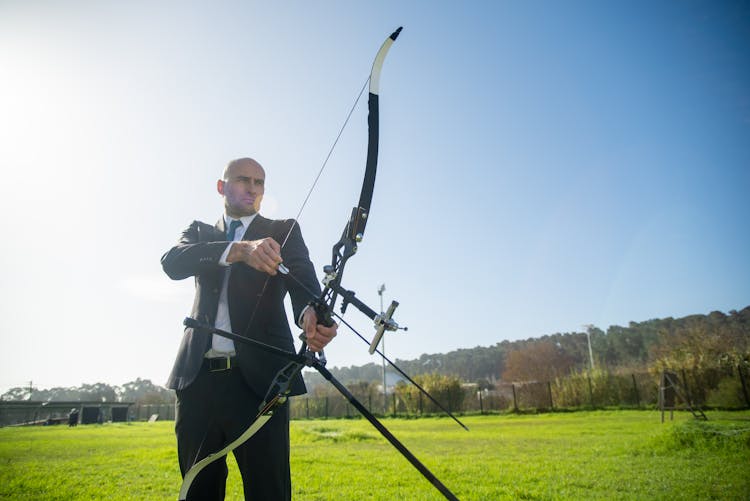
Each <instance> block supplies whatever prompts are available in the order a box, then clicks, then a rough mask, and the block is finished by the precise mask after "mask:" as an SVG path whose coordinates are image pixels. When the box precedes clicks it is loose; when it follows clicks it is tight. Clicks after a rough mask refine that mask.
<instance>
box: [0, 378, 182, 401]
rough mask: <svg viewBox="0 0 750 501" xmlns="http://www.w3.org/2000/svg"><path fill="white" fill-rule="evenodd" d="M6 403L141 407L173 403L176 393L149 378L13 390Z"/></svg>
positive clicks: (7, 395)
mask: <svg viewBox="0 0 750 501" xmlns="http://www.w3.org/2000/svg"><path fill="white" fill-rule="evenodd" d="M0 399H2V400H6V401H19V400H34V401H39V402H134V403H136V404H139V405H151V404H164V403H169V404H172V403H174V401H175V394H174V392H173V391H172V390H168V389H166V388H164V387H162V386H159V385H156V384H154V383H152V382H151V380H149V379H141V378H138V379H136V380H135V381H131V382H129V383H125V384H123V385H120V386H112V385H109V384H106V383H94V384H82V385H81V386H72V387H55V388H50V389H39V388H34V387H33V386H32V387H28V386H26V387H16V388H11V389H10V390H8V391H7V392H5V393H3V395H2V396H0Z"/></svg>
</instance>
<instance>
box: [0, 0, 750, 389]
mask: <svg viewBox="0 0 750 501" xmlns="http://www.w3.org/2000/svg"><path fill="white" fill-rule="evenodd" d="M400 25H403V26H404V31H403V33H402V35H401V37H400V38H399V40H398V41H397V42H396V44H394V46H393V47H392V49H391V52H390V54H389V56H388V59H387V60H386V62H385V66H384V68H383V74H382V78H381V142H380V144H381V156H380V164H379V168H378V178H377V182H376V187H375V196H374V200H373V205H372V217H371V219H370V222H369V224H368V227H367V234H366V236H365V240H364V242H363V243H362V244H361V246H360V252H359V253H358V254H357V255H356V256H355V257H354V258H352V260H351V261H350V263H349V265H348V268H347V271H346V274H345V276H344V285H345V286H346V287H348V288H350V289H353V290H355V291H356V292H357V296H358V297H359V298H360V299H362V300H364V301H366V302H368V303H370V305H371V306H373V307H374V308H375V309H378V308H379V301H378V294H377V288H378V286H379V285H380V284H381V283H385V284H386V291H385V294H384V297H385V300H386V301H387V302H389V301H390V300H391V299H397V300H398V301H400V303H401V306H400V307H399V309H398V310H397V315H396V317H397V320H398V321H399V322H400V323H401V324H404V325H407V326H408V327H409V331H408V332H406V333H404V332H399V333H394V334H390V335H389V337H388V338H387V343H386V353H387V354H388V355H389V356H390V357H392V358H401V359H409V358H416V357H418V356H420V355H421V354H423V353H437V352H447V351H451V350H455V349H459V348H472V347H475V346H489V345H493V344H495V343H497V342H500V341H502V340H514V339H522V338H528V337H537V336H542V335H544V334H552V333H555V332H572V331H582V330H583V327H582V326H583V325H584V324H594V325H596V326H598V327H600V328H602V329H606V328H607V327H608V326H609V325H613V324H617V325H627V323H628V322H629V321H643V320H647V319H650V318H657V317H667V316H673V317H679V316H684V315H688V314H693V313H703V314H705V313H708V312H710V311H713V310H720V311H724V312H727V311H729V310H732V309H741V308H743V307H745V306H747V305H749V304H750V265H749V264H748V257H749V256H750V229H749V226H748V219H749V218H748V216H750V196H748V195H749V194H750V9H749V7H748V4H747V2H736V3H735V2H693V1H679V2H678V1H674V2H669V1H663V2H648V1H636V2H598V1H590V2H585V1H572V2H554V1H537V2H510V1H508V2H505V1H503V2H494V1H493V2H489V1H488V2H434V1H429V2H427V1H423V2H417V1H415V2H401V1H397V2H387V1H386V2H375V3H373V2H348V1H346V2H345V1H340V2H330V1H329V2H306V1H293V2H273V3H272V2H260V1H258V2H249V1H241V2H240V1H237V2H214V3H209V2H184V1H179V2H178V1H174V2H151V1H133V2H114V1H112V2H107V1H102V2H84V1H67V2H47V1H21V0H18V1H12V0H11V1H9V0H5V1H2V2H0V168H1V169H2V171H1V172H2V177H1V178H0V179H1V180H2V182H1V183H0V190H1V191H0V211H1V214H2V234H3V242H2V246H1V247H0V249H2V250H1V251H0V273H1V274H2V279H1V280H0V319H1V321H2V324H0V343H1V344H0V391H5V390H7V389H8V388H10V387H14V386H24V385H28V382H29V381H33V382H34V385H35V386H38V387H40V388H49V387H53V386H77V385H80V384H82V383H95V382H106V383H109V384H122V383H125V382H127V381H131V380H134V379H135V378H137V377H142V378H149V379H152V380H153V381H154V382H156V383H160V384H161V383H163V382H164V381H165V380H166V377H167V374H168V372H169V370H170V368H171V365H172V362H173V360H174V356H175V353H176V351H177V346H178V344H179V341H180V337H181V331H182V327H181V322H182V319H183V318H184V317H185V316H186V314H188V313H189V311H190V306H191V303H192V287H193V286H192V282H191V281H190V280H186V281H182V282H172V281H170V280H169V279H168V278H167V277H166V276H165V275H164V274H163V272H162V271H161V267H160V264H159V258H160V256H161V255H162V254H163V253H164V252H165V251H166V250H167V249H169V248H170V247H171V246H172V245H173V244H174V243H175V242H176V239H177V237H178V235H179V233H180V231H181V230H182V229H183V228H184V227H186V226H187V225H188V224H189V223H190V221H192V220H193V219H200V220H203V221H207V222H215V221H216V220H217V219H218V217H219V216H220V214H221V208H222V206H221V199H220V197H219V195H218V194H217V193H216V191H215V181H216V179H217V177H218V176H219V175H220V173H221V170H222V168H223V166H224V165H225V164H226V162H227V161H228V160H230V159H232V158H236V157H240V156H252V157H254V158H256V159H257V160H259V161H260V162H261V163H262V164H263V165H264V166H265V167H266V170H267V176H268V179H267V191H266V198H265V200H264V206H263V208H262V210H261V213H262V214H264V215H266V216H268V217H275V218H287V217H294V216H295V215H296V213H297V211H298V209H299V207H300V204H301V203H302V200H303V198H304V196H305V194H306V192H307V190H308V189H309V187H310V185H311V184H312V181H313V179H314V177H315V175H316V173H317V171H318V169H319V168H320V166H321V164H322V161H323V159H324V158H325V155H326V153H327V151H328V148H329V147H330V145H331V143H332V142H333V140H334V138H335V136H336V134H337V132H338V129H339V127H340V126H341V124H342V123H343V121H344V118H345V116H346V113H347V112H348V109H349V107H350V106H351V105H352V103H353V101H354V98H355V96H356V94H357V92H358V91H359V89H360V87H361V86H362V84H363V83H364V81H365V79H366V78H367V76H368V74H369V71H370V66H371V63H372V59H373V57H374V55H375V53H376V52H377V49H378V48H379V46H380V44H381V43H382V42H383V40H384V39H385V37H386V36H388V35H389V34H390V33H391V32H392V31H393V30H394V29H395V28H396V27H398V26H400ZM366 115H367V109H366V103H365V102H364V101H363V102H362V103H361V105H360V106H359V107H358V108H357V110H356V111H355V113H354V115H353V117H352V120H351V122H350V124H349V126H348V127H347V129H346V130H345V132H344V135H343V137H342V139H341V141H340V144H339V146H338V147H337V148H336V150H335V151H334V154H333V157H332V159H331V161H330V162H329V164H328V166H327V168H326V170H325V171H324V174H323V177H322V179H321V181H320V183H319V185H318V186H317V188H316V190H315V191H314V192H313V194H312V197H311V200H310V202H309V204H308V206H307V208H306V210H305V212H304V213H303V214H302V216H301V218H300V224H301V228H302V232H303V235H304V236H305V239H306V241H307V243H308V247H309V248H310V251H311V254H312V256H313V259H314V261H315V263H316V266H317V268H318V269H319V270H320V268H321V267H322V265H323V264H325V263H327V261H328V260H329V259H330V249H331V245H332V244H333V243H334V242H335V241H336V240H337V239H338V238H339V236H340V233H341V230H342V228H343V226H344V224H345V222H346V219H347V217H348V214H349V211H350V208H351V207H352V206H353V205H354V204H355V203H356V201H357V199H358V196H359V190H360V186H361V180H362V175H363V172H364V163H365V153H366V144H367V133H366ZM346 318H347V319H348V320H349V321H351V322H352V323H353V324H354V325H356V326H357V327H359V328H361V330H362V332H363V333H366V334H367V335H368V336H370V335H371V333H372V329H371V327H370V326H369V325H368V322H367V321H365V320H366V319H365V318H364V317H363V316H361V315H360V314H359V313H358V312H356V310H353V309H351V311H349V312H347V316H346ZM328 358H329V360H330V364H331V365H332V366H348V365H360V364H364V363H367V362H368V361H373V362H377V363H380V361H379V360H377V359H376V358H373V357H370V356H369V355H368V354H367V347H366V345H365V344H364V343H362V342H361V341H359V340H358V339H357V338H355V337H354V336H353V335H352V334H351V333H349V332H347V331H346V329H345V328H342V329H341V333H340V335H339V337H338V338H337V339H336V340H335V342H334V344H332V345H331V347H330V349H329V350H328Z"/></svg>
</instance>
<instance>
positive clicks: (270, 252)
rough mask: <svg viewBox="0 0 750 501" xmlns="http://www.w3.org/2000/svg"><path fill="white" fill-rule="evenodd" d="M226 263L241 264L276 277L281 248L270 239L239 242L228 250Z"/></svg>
mask: <svg viewBox="0 0 750 501" xmlns="http://www.w3.org/2000/svg"><path fill="white" fill-rule="evenodd" d="M227 262H228V263H238V262H242V263H245V264H247V265H248V266H250V267H252V268H255V269H256V270H258V271H260V272H263V273H268V274H269V275H276V272H277V269H278V267H279V265H280V264H281V246H280V245H279V244H278V242H276V240H274V239H273V238H270V237H268V238H261V239H260V240H239V241H237V242H234V243H233V244H232V248H231V249H229V255H227Z"/></svg>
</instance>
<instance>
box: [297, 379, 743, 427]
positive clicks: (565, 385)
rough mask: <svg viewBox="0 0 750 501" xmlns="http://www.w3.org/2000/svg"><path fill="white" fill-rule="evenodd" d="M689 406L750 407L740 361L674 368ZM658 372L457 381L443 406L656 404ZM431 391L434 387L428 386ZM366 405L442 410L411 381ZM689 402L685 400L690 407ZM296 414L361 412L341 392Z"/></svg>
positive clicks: (456, 409) (483, 410)
mask: <svg viewBox="0 0 750 501" xmlns="http://www.w3.org/2000/svg"><path fill="white" fill-rule="evenodd" d="M674 372H675V373H676V374H678V376H679V378H680V385H681V386H682V389H683V393H684V395H685V396H686V398H687V400H689V403H690V405H692V406H698V407H703V408H717V409H719V408H720V409H747V408H750V391H749V390H750V386H748V376H747V372H746V369H743V368H742V367H741V366H738V367H734V368H732V367H728V368H716V369H704V370H684V369H682V370H677V371H674ZM659 384H660V374H659V373H655V374H652V373H647V372H642V373H630V374H614V373H610V372H605V371H594V372H593V373H581V374H575V375H571V376H568V377H565V378H558V379H556V380H554V381H524V382H513V383H497V384H495V385H494V388H492V389H489V388H488V389H481V390H480V389H478V388H477V387H476V385H457V386H455V387H452V388H448V389H445V390H443V391H439V393H440V396H441V397H442V398H440V399H438V400H439V401H440V402H441V405H442V407H443V408H445V409H446V410H448V411H450V412H451V413H457V414H476V413H479V414H487V413H501V412H545V411H556V410H558V411H562V410H576V409H600V408H623V409H625V408H630V409H638V408H644V409H647V408H657V406H658V402H659ZM427 391H430V392H431V393H432V389H430V388H427ZM355 397H356V398H357V399H358V400H359V401H360V402H361V403H362V404H363V405H364V406H365V407H367V409H368V410H369V411H370V412H371V413H373V414H375V415H380V416H401V417H417V416H423V415H432V414H439V413H441V412H442V410H441V409H440V408H439V407H438V405H436V404H435V403H433V402H432V401H430V400H429V399H428V398H427V397H425V396H424V395H422V394H421V393H419V394H416V397H415V393H414V392H413V391H411V390H410V389H408V387H406V385H404V386H401V385H399V386H397V387H396V388H394V389H393V390H392V391H390V392H389V393H388V394H387V395H385V396H384V395H383V393H382V392H380V393H377V392H374V391H369V392H362V393H361V394H359V395H357V394H355ZM687 403H688V402H681V404H682V405H684V406H685V407H687ZM290 410H291V416H292V419H318V418H346V417H352V416H355V415H356V414H357V411H356V410H355V409H354V408H353V407H352V405H351V404H350V403H349V402H348V401H347V400H346V399H345V398H344V397H343V396H341V395H340V394H338V393H334V392H327V394H325V395H320V396H301V397H295V398H293V399H292V400H291V407H290Z"/></svg>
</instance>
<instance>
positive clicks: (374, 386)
mask: <svg viewBox="0 0 750 501" xmlns="http://www.w3.org/2000/svg"><path fill="white" fill-rule="evenodd" d="M589 340H590V343H591V353H592V354H593V365H594V367H593V368H592V367H591V359H590V355H589ZM395 362H396V364H397V365H398V366H399V367H400V368H401V369H402V370H403V371H404V372H405V373H407V374H409V375H411V376H412V377H415V379H416V378H421V379H420V380H421V381H423V382H424V383H425V384H426V385H427V386H430V389H432V391H433V392H437V393H441V392H443V393H445V398H447V399H448V400H451V399H454V398H459V397H458V396H454V395H457V394H458V393H457V392H456V390H455V387H456V385H460V384H467V383H468V384H472V385H474V386H476V387H477V388H478V389H479V390H486V389H493V388H495V387H496V386H499V385H501V384H509V383H512V382H533V381H544V382H548V381H554V380H555V379H559V378H563V377H570V376H574V375H576V374H582V373H583V372H587V373H593V372H594V370H596V371H599V372H603V373H611V374H626V373H634V372H651V373H656V372H660V371H661V370H663V369H667V368H672V369H677V368H679V369H683V370H694V371H705V370H709V369H727V370H732V369H736V368H737V367H741V368H742V369H743V370H745V372H746V373H747V371H748V370H750V306H748V307H746V308H744V309H742V310H740V311H737V310H731V311H730V312H729V313H727V314H725V313H722V312H719V311H714V312H711V313H709V314H708V315H690V316H686V317H682V318H672V317H667V318H662V319H651V320H646V321H644V322H630V323H629V324H628V326H627V327H623V326H618V325H613V326H610V327H608V328H607V330H606V331H604V330H602V329H600V328H598V327H595V326H590V327H588V329H587V332H568V333H555V334H550V335H545V336H542V337H539V338H529V339H524V340H518V341H501V342H498V343H496V344H495V345H492V346H487V347H483V346H477V347H475V348H466V349H459V350H455V351H452V352H449V353H445V354H442V353H436V354H423V355H421V356H420V357H419V358H417V359H414V360H400V359H396V361H395ZM330 371H331V372H332V373H333V375H334V376H335V377H336V378H337V379H339V380H340V381H341V382H343V383H344V384H346V385H347V386H349V387H350V389H351V390H352V392H353V393H354V394H355V395H357V394H358V393H359V394H361V395H368V398H372V397H369V395H377V394H382V388H380V387H379V386H378V385H380V384H381V382H382V378H383V374H382V366H381V365H380V364H374V363H368V364H365V365H362V366H350V367H334V368H331V369H330ZM304 376H305V381H306V383H307V385H308V389H309V390H310V396H312V397H316V396H323V395H326V394H327V393H328V392H330V391H331V388H330V387H329V385H328V384H327V382H325V381H324V380H323V378H322V377H320V375H319V374H317V373H315V372H305V373H304ZM428 391H429V389H428ZM405 392H406V390H404V389H399V393H400V394H403V395H402V396H403V399H404V402H409V401H411V400H414V402H417V400H416V397H415V396H413V395H411V394H410V393H408V392H406V393H405ZM431 393H432V392H431ZM0 398H2V400H9V401H13V400H15V401H17V400H35V401H102V402H117V401H127V402H135V403H136V404H141V405H149V404H166V403H169V404H172V403H174V401H175V395H174V392H173V391H171V390H168V389H166V388H164V387H161V386H158V385H155V384H153V383H152V382H151V381H150V380H147V379H146V380H143V379H140V378H139V379H136V380H135V381H132V382H129V383H125V384H123V385H121V386H111V385H108V384H105V383H96V384H84V385H81V386H79V387H69V388H62V387H57V388H51V389H38V388H28V387H17V388H12V389H11V390H9V391H7V392H6V393H4V394H3V395H2V396H1V397H0ZM414 405H416V404H414Z"/></svg>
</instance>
